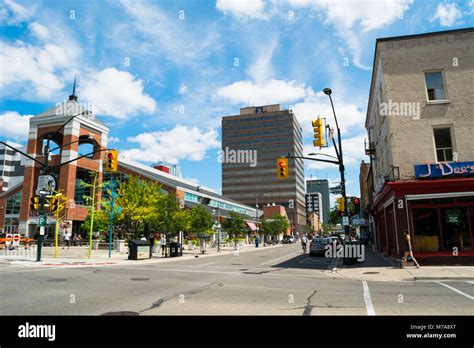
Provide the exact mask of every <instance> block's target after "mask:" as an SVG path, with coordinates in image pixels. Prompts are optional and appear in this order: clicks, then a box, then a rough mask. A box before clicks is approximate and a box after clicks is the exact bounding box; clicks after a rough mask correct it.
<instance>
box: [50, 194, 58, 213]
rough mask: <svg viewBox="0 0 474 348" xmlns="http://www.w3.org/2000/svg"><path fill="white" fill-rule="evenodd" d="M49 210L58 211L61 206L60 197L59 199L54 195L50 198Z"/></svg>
mask: <svg viewBox="0 0 474 348" xmlns="http://www.w3.org/2000/svg"><path fill="white" fill-rule="evenodd" d="M48 203H49V211H50V212H52V213H56V211H57V210H58V208H59V199H57V198H56V197H54V196H52V197H51V198H50V199H49V202H48Z"/></svg>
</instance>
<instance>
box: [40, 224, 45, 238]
mask: <svg viewBox="0 0 474 348" xmlns="http://www.w3.org/2000/svg"><path fill="white" fill-rule="evenodd" d="M40 236H44V226H41V227H40Z"/></svg>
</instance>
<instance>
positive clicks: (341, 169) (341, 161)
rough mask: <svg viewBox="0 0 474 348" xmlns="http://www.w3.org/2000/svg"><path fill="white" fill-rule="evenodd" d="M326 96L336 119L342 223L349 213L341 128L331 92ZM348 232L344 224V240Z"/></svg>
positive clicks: (348, 229)
mask: <svg viewBox="0 0 474 348" xmlns="http://www.w3.org/2000/svg"><path fill="white" fill-rule="evenodd" d="M328 96H329V100H330V101H331V107H332V112H333V114H334V120H335V121H336V128H337V138H338V143H339V172H340V173H341V191H342V198H343V200H344V212H343V224H344V217H349V215H348V211H347V196H346V179H345V175H344V156H343V154H342V139H341V129H340V128H339V124H338V122H337V117H336V111H335V110H334V104H333V102H332V98H331V94H328ZM349 232H350V227H349V225H344V234H345V235H346V240H348V239H349Z"/></svg>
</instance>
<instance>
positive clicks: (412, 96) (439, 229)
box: [361, 28, 474, 261]
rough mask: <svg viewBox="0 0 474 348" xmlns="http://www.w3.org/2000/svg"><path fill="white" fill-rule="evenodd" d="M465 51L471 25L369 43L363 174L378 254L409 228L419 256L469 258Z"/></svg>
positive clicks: (472, 83) (396, 251)
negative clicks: (371, 54)
mask: <svg viewBox="0 0 474 348" xmlns="http://www.w3.org/2000/svg"><path fill="white" fill-rule="evenodd" d="M472 52H474V28H466V29H458V30H450V31H442V32H434V33H426V34H420V35H409V36H401V37H391V38H383V39H377V42H376V46H375V57H374V65H373V72H372V82H371V87H370V95H369V103H368V108H367V118H366V124H365V126H366V129H367V132H368V137H369V142H368V144H367V146H366V154H368V155H369V156H370V159H371V161H370V168H369V170H368V173H367V177H366V180H367V181H369V182H370V183H371V187H370V189H371V191H372V192H371V194H372V195H373V203H372V204H371V207H370V212H369V213H368V215H369V222H370V228H371V232H373V233H374V234H375V236H376V241H375V242H376V244H377V248H378V249H379V250H381V251H383V252H385V253H386V254H389V255H392V256H400V255H401V254H402V253H403V251H404V247H405V246H404V243H405V242H404V239H403V232H404V231H405V230H407V231H409V233H410V234H411V237H412V241H413V246H414V249H415V251H416V252H417V253H418V255H419V256H421V257H441V256H446V257H447V258H445V259H444V260H445V261H448V260H449V257H451V258H452V256H453V255H454V256H455V255H458V256H462V257H468V258H471V259H472V256H474V249H473V246H474V243H473V239H472V238H473V234H474V231H473V229H474V138H473V136H472V134H473V133H474V117H473V116H474V115H473V110H474V105H473V100H472V96H473V95H474V80H473V76H474V56H473V54H472ZM362 191H363V190H362V188H361V192H362ZM365 191H367V190H365ZM366 199H369V200H370V197H363V202H366ZM363 204H364V203H363Z"/></svg>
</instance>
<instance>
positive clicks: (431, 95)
mask: <svg viewBox="0 0 474 348" xmlns="http://www.w3.org/2000/svg"><path fill="white" fill-rule="evenodd" d="M425 81H426V92H427V94H428V100H446V93H445V89H444V82H443V73H442V72H441V71H434V72H426V73H425Z"/></svg>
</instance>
